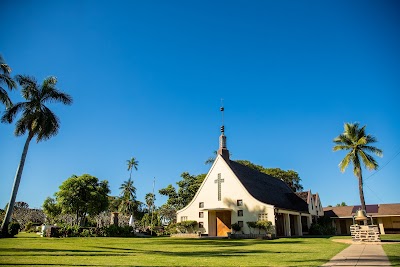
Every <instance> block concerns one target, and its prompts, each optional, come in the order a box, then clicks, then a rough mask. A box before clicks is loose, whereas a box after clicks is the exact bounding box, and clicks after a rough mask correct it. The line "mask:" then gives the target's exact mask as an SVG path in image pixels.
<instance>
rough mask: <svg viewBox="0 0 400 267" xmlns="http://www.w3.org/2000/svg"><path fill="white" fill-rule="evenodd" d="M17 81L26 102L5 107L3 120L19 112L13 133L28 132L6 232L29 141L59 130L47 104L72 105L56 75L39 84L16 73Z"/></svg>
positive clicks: (16, 176) (58, 121)
mask: <svg viewBox="0 0 400 267" xmlns="http://www.w3.org/2000/svg"><path fill="white" fill-rule="evenodd" d="M16 80H17V82H18V83H19V85H20V86H21V87H22V90H21V92H22V96H23V97H24V98H25V100H26V102H19V103H17V104H15V105H13V106H12V107H10V108H9V109H7V110H6V112H5V113H4V115H3V116H2V118H1V121H2V122H7V123H12V122H13V120H14V119H15V117H16V116H17V114H18V113H20V112H21V113H22V116H21V117H20V119H19V120H18V121H17V123H16V128H15V135H16V136H21V135H24V134H25V133H28V136H27V139H26V141H25V145H24V149H23V152H22V155H21V159H20V162H19V165H18V169H17V173H16V175H15V179H14V185H13V189H12V193H11V197H10V201H9V203H10V205H9V207H8V209H7V211H6V217H5V219H4V221H3V225H2V231H6V230H7V228H8V223H9V222H10V219H11V214H12V209H13V207H14V203H15V198H16V197H17V193H18V188H19V183H20V181H21V177H22V171H23V169H24V165H25V159H26V155H27V154H28V148H29V144H30V142H31V140H32V139H33V138H34V137H35V136H36V141H37V142H40V141H43V140H47V139H50V138H51V137H52V136H55V135H56V134H57V133H58V131H59V129H60V120H59V119H58V117H57V116H56V115H55V114H54V113H53V112H52V111H51V110H50V109H49V108H48V107H47V106H46V103H49V102H61V103H63V104H65V105H70V104H72V97H71V96H69V95H68V94H65V93H62V92H61V91H59V90H58V89H57V88H56V83H57V79H56V78H55V77H49V78H46V79H45V80H44V81H43V83H42V84H41V85H39V84H38V83H37V81H36V80H35V78H33V77H29V76H23V75H17V76H16Z"/></svg>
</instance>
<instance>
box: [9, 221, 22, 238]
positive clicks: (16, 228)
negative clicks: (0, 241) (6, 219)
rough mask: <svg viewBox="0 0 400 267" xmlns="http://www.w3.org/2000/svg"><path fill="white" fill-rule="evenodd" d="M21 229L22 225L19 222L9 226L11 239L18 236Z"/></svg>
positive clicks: (11, 223)
mask: <svg viewBox="0 0 400 267" xmlns="http://www.w3.org/2000/svg"><path fill="white" fill-rule="evenodd" d="M20 228H21V225H20V224H19V223H17V222H10V224H9V225H8V235H9V236H10V237H13V236H15V235H17V234H18V232H19V230H20Z"/></svg>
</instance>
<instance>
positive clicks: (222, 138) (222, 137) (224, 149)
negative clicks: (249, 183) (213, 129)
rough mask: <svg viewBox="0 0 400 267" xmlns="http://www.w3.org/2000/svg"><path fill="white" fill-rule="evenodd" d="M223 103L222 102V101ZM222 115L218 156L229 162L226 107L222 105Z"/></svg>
mask: <svg viewBox="0 0 400 267" xmlns="http://www.w3.org/2000/svg"><path fill="white" fill-rule="evenodd" d="M221 102H222V101H221ZM220 110H221V114H222V126H221V135H220V136H219V148H218V152H217V153H218V155H221V156H222V157H223V158H224V159H225V160H226V161H229V150H228V149H227V147H226V136H225V126H224V110H225V109H224V106H223V105H221V109H220Z"/></svg>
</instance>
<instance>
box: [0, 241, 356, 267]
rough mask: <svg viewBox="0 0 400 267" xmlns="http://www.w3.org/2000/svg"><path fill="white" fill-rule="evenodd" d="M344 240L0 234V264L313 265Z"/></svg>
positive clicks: (333, 250) (344, 245) (331, 252)
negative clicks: (0, 236)
mask: <svg viewBox="0 0 400 267" xmlns="http://www.w3.org/2000/svg"><path fill="white" fill-rule="evenodd" d="M347 246H348V245H346V244H342V243H336V242H332V241H331V240H330V239H329V238H280V239H277V240H228V239H223V240H210V239H175V238H168V237H165V238H40V237H37V235H35V234H24V233H20V234H18V236H17V238H9V239H0V266H319V265H321V264H323V263H325V262H327V261H328V260H329V259H330V258H331V257H333V256H334V255H335V254H337V253H338V252H339V251H341V250H342V249H344V248H345V247H347Z"/></svg>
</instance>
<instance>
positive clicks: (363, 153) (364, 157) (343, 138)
mask: <svg viewBox="0 0 400 267" xmlns="http://www.w3.org/2000/svg"><path fill="white" fill-rule="evenodd" d="M365 127H366V126H363V127H361V128H359V123H345V124H344V132H343V133H342V134H340V135H339V136H338V137H336V138H335V139H333V142H334V143H335V144H336V145H335V146H334V147H333V151H338V150H347V151H348V153H347V154H346V156H345V157H344V158H343V160H342V161H341V162H340V163H339V167H340V171H341V172H344V171H345V170H346V168H347V166H348V165H349V163H352V164H353V172H354V175H355V176H356V177H357V178H358V190H359V192H360V201H361V208H362V210H364V211H365V210H366V208H365V200H364V190H363V178H362V170H361V162H363V163H364V166H365V167H366V168H367V169H369V170H376V169H378V167H379V166H378V163H377V162H376V160H375V159H374V158H373V157H372V156H371V155H369V154H367V152H371V153H374V154H375V155H377V156H379V157H381V156H382V155H383V153H382V150H380V149H379V148H376V147H374V146H371V145H370V144H372V143H375V142H377V139H376V138H375V137H373V136H371V135H369V134H368V135H367V134H366V133H365Z"/></svg>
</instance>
